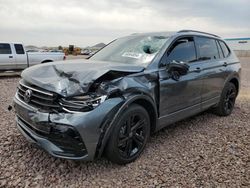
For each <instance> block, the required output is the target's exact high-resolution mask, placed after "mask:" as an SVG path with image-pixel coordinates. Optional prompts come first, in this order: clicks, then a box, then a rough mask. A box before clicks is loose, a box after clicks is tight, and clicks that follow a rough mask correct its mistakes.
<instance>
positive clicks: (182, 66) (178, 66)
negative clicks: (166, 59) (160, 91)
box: [167, 60, 189, 81]
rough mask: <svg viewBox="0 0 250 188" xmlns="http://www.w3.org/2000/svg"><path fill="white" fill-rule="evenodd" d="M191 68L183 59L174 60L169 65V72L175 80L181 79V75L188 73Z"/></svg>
mask: <svg viewBox="0 0 250 188" xmlns="http://www.w3.org/2000/svg"><path fill="white" fill-rule="evenodd" d="M188 70H189V65H188V64H187V63H185V62H183V61H175V60H173V61H172V62H171V63H170V64H169V66H168V69H167V71H168V73H169V74H170V75H171V78H172V79H174V80H176V81H177V80H179V78H180V76H183V75H186V74H187V73H188Z"/></svg>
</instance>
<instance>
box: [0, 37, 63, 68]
mask: <svg viewBox="0 0 250 188" xmlns="http://www.w3.org/2000/svg"><path fill="white" fill-rule="evenodd" d="M65 57H66V56H65V55H64V53H59V52H26V51H25V48H24V46H23V45H22V44H20V43H3V42H0V70H16V69H25V68H27V67H29V66H32V65H36V64H40V63H48V62H53V61H59V60H64V59H65Z"/></svg>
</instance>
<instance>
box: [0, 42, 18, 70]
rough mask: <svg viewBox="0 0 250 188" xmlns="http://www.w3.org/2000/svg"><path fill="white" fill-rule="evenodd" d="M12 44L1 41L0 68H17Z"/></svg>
mask: <svg viewBox="0 0 250 188" xmlns="http://www.w3.org/2000/svg"><path fill="white" fill-rule="evenodd" d="M13 54H14V53H13V49H11V46H10V44H8V43H0V70H12V69H15V68H16V64H15V56H14V55H13Z"/></svg>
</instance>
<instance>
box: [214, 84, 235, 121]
mask: <svg viewBox="0 0 250 188" xmlns="http://www.w3.org/2000/svg"><path fill="white" fill-rule="evenodd" d="M236 96H237V89H236V87H235V85H234V84H233V83H231V82H229V83H227V84H226V85H225V87H224V89H223V91H222V94H221V98H220V102H219V104H218V105H217V107H216V108H215V114H217V115H219V116H228V115H230V114H231V113H232V111H233V108H234V104H235V100H236Z"/></svg>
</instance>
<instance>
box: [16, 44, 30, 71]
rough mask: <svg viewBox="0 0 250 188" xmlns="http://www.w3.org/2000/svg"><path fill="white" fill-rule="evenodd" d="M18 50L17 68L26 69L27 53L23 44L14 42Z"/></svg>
mask: <svg viewBox="0 0 250 188" xmlns="http://www.w3.org/2000/svg"><path fill="white" fill-rule="evenodd" d="M14 48H15V51H16V68H17V69H25V68H26V67H27V55H26V53H25V50H24V48H23V45H22V44H14Z"/></svg>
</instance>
